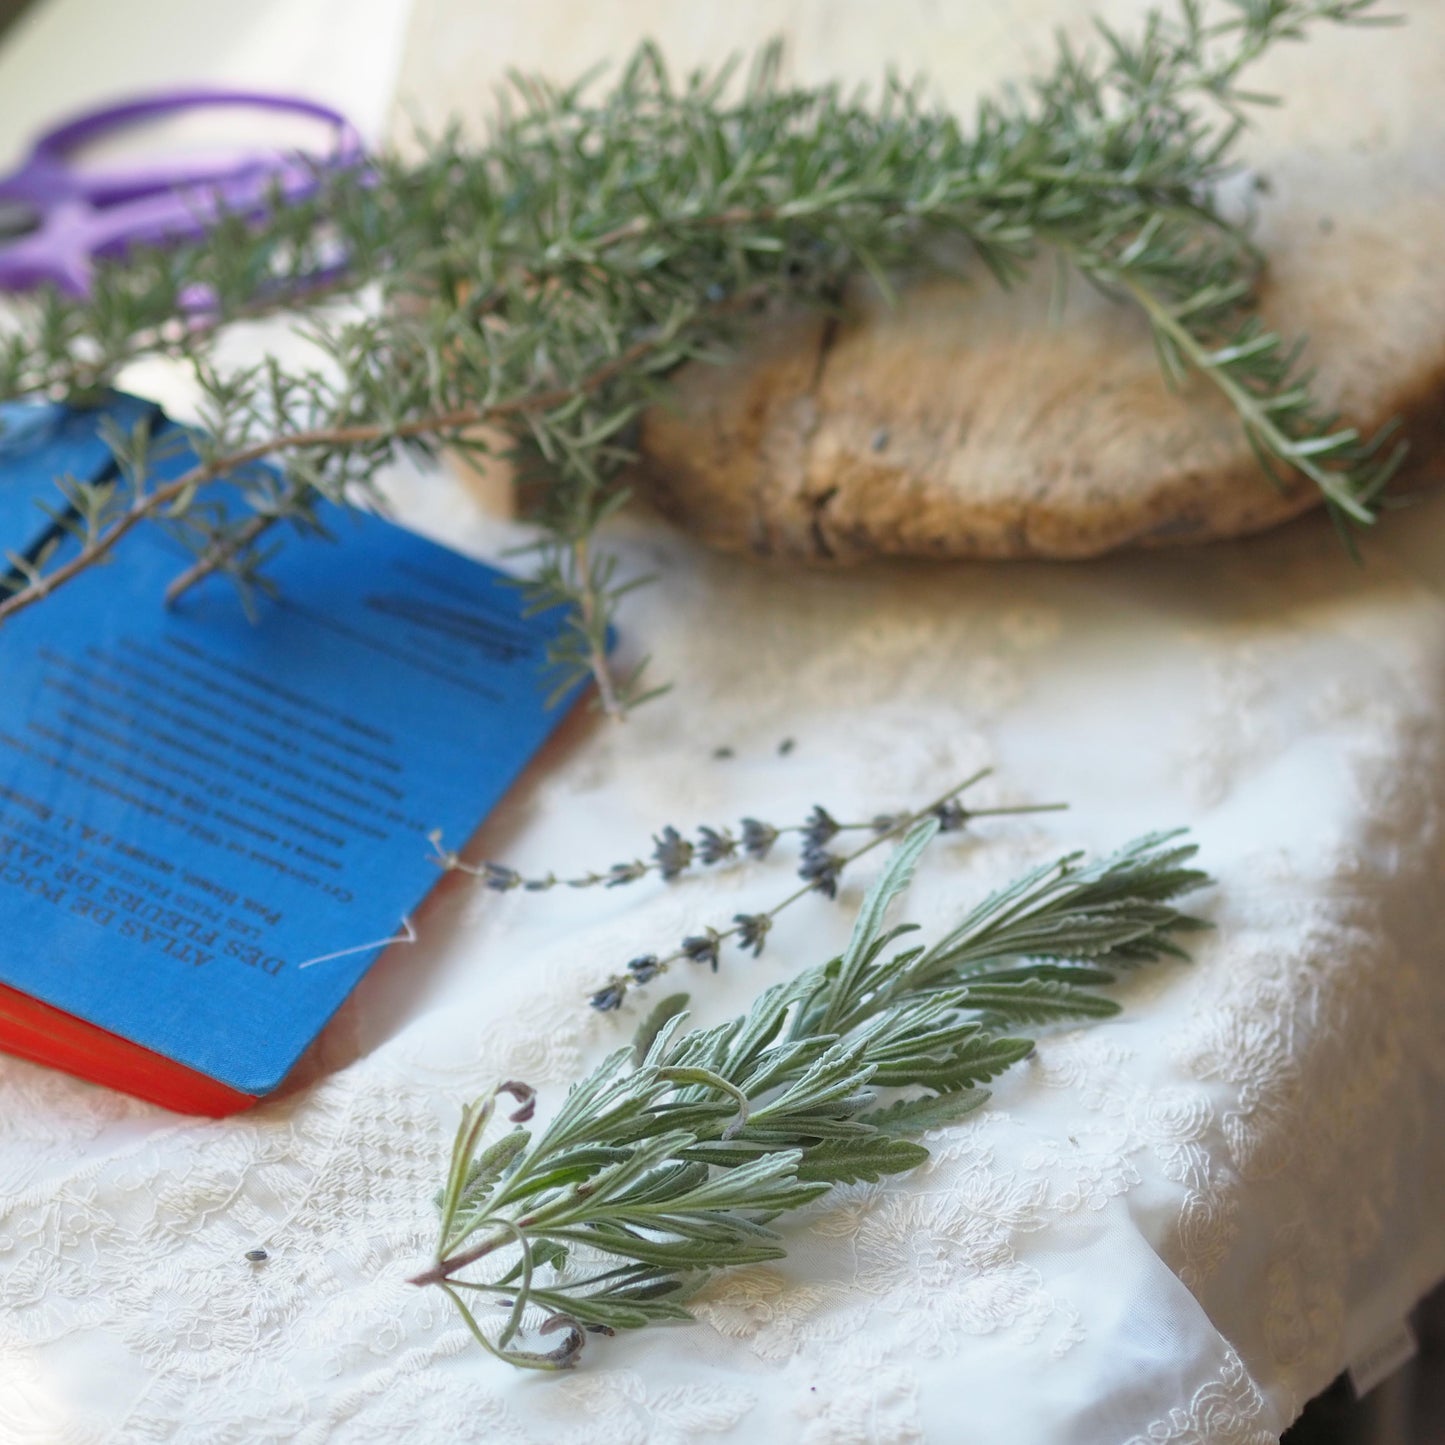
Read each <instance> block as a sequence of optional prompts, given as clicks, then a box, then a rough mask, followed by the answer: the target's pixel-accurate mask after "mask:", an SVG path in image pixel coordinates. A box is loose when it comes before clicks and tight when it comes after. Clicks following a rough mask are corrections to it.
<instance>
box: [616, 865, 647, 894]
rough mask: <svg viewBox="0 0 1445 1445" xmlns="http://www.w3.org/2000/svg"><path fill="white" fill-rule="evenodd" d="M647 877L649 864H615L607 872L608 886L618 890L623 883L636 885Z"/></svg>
mask: <svg viewBox="0 0 1445 1445" xmlns="http://www.w3.org/2000/svg"><path fill="white" fill-rule="evenodd" d="M646 877H647V864H646V863H643V862H641V861H638V862H634V863H614V864H613V865H612V866H611V867H610V868H609V869H608V870H607V886H608V887H609V888H616V887H617V886H618V885H619V884H622V883H636V882H637V880H638V879H639V878H646Z"/></svg>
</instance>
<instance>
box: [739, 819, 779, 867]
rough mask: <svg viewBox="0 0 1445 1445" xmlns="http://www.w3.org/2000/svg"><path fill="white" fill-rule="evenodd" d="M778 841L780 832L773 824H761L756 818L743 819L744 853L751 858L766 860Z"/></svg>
mask: <svg viewBox="0 0 1445 1445" xmlns="http://www.w3.org/2000/svg"><path fill="white" fill-rule="evenodd" d="M777 841H778V830H777V829H776V828H775V827H773V825H772V824H771V823H760V822H758V820H757V819H756V818H744V819H743V851H744V852H745V853H746V854H747V855H748V857H749V858H757V859H763V858H766V857H767V856H768V854H769V852H771V851H772V847H773V844H774V843H776V842H777Z"/></svg>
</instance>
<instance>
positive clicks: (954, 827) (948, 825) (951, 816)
mask: <svg viewBox="0 0 1445 1445" xmlns="http://www.w3.org/2000/svg"><path fill="white" fill-rule="evenodd" d="M933 816H934V817H935V818H937V819H938V831H939V832H940V833H957V832H960V831H961V830H962V829H963V826H964V824H965V823H967V822H968V809H967V808H965V807H964V806H963V804H962V803H960V802H959V801H958V799H957V798H950V799H949V800H948V802H946V803H940V804H939V805H938V807H936V808H935V809H934V810H933Z"/></svg>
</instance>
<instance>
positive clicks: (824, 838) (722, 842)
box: [428, 768, 1063, 897]
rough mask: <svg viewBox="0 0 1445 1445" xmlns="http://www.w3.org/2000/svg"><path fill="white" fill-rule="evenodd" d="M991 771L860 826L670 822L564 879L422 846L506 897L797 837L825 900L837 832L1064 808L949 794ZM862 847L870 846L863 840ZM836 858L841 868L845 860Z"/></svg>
mask: <svg viewBox="0 0 1445 1445" xmlns="http://www.w3.org/2000/svg"><path fill="white" fill-rule="evenodd" d="M991 771H992V770H991V769H988V768H985V769H984V770H983V771H981V772H978V773H975V774H974V775H973V777H971V778H969V779H968V780H967V781H966V782H963V783H960V784H959V785H958V787H957V788H955V789H954V790H953V793H950V794H949V795H948V796H947V797H946V798H945V799H943V800H941V801H940V802H938V803H937V804H933V805H930V806H929V807H928V808H925V809H923V810H922V811H921V812H918V813H879V814H878V815H876V816H875V817H873V818H870V819H868V820H867V821H866V822H857V823H840V822H838V820H837V819H835V818H834V817H833V816H832V815H831V814H830V813H829V812H828V810H827V809H826V808H824V807H822V806H821V805H817V806H815V807H814V808H813V811H812V812H811V813H809V815H808V816H807V818H806V819H805V820H804V821H803V822H801V823H793V824H786V825H781V826H779V825H776V824H773V823H764V822H761V821H760V820H759V819H757V818H744V819H743V820H742V821H741V823H740V824H739V825H738V829H737V831H736V832H734V831H733V830H732V829H731V828H725V827H724V828H713V827H710V826H708V825H706V824H704V825H702V826H700V827H699V828H698V829H697V832H696V838H695V839H691V838H688V837H686V836H684V834H683V833H682V832H680V831H679V830H678V829H677V828H675V827H673V826H672V824H670V823H669V824H668V825H667V826H666V827H664V828H663V829H661V831H660V832H658V833H656V834H655V835H654V836H653V839H652V851H651V853H650V854H649V856H647V857H645V858H633V859H631V860H630V861H628V862H623V863H614V864H612V865H611V867H609V868H605V869H603V870H601V871H600V872H597V871H589V872H587V873H580V874H576V875H574V876H573V877H570V878H566V877H562V876H560V875H559V874H557V873H546V874H543V875H541V876H538V877H531V878H529V877H527V876H526V875H525V874H523V873H522V872H520V871H519V870H518V869H516V868H512V867H509V866H508V865H507V864H505V863H497V862H493V861H491V860H484V861H482V862H480V863H469V862H468V861H467V860H466V859H465V858H463V857H462V855H461V854H460V853H457V852H455V851H453V850H452V849H449V848H447V847H445V846H444V842H443V836H442V833H441V831H440V830H437V831H434V832H432V833H431V834H429V835H428V841H429V842H430V843H431V845H432V849H433V861H434V862H435V863H436V864H437V866H438V867H439V868H441V870H442V871H443V872H444V873H466V874H468V875H469V876H471V877H473V878H479V879H481V880H482V881H483V882H484V883H485V884H486V886H487V887H488V888H490V889H492V890H493V891H494V892H497V893H510V892H513V891H514V890H517V889H522V890H524V891H526V892H528V893H545V892H548V891H549V890H551V889H553V888H619V887H622V886H623V885H625V884H628V883H637V882H639V881H640V880H641V879H643V878H647V877H650V876H651V875H652V874H654V873H655V874H657V875H658V877H660V878H661V879H662V880H663V882H665V883H671V882H674V881H675V880H676V879H678V878H681V877H683V876H684V875H685V874H687V873H689V872H691V871H692V870H693V868H694V867H695V866H696V865H698V864H701V865H702V866H703V867H705V868H712V867H716V866H717V865H718V864H719V863H734V862H738V861H740V860H741V859H744V858H751V859H753V860H755V861H759V862H760V861H762V860H763V859H765V858H766V857H768V855H769V854H770V853H771V852H772V851H773V846H774V844H775V843H776V842H777V841H778V839H779V838H781V837H784V836H786V835H790V834H796V835H798V836H799V837H800V838H801V839H802V842H803V852H802V861H801V863H800V865H799V868H798V875H799V877H801V878H804V879H808V880H812V879H814V878H816V879H817V880H818V881H817V882H816V883H815V885H814V886H815V887H816V888H817V889H818V891H819V892H820V893H827V894H828V896H829V897H832V896H833V892H831V891H830V879H831V881H832V883H833V884H836V876H837V872H838V868H837V867H835V866H834V858H833V855H831V854H829V853H828V851H827V847H826V845H827V844H828V843H829V842H830V841H831V840H832V839H834V838H836V837H837V836H838V835H839V834H842V833H870V834H872V835H873V843H877V842H878V841H881V840H882V839H884V838H891V837H893V836H894V835H895V834H896V833H898V831H899V830H900V829H902V828H905V827H906V826H907V825H908V824H909V823H910V822H913V821H915V820H916V819H918V818H921V817H926V816H927V815H928V814H929V813H930V812H932V813H934V814H936V816H937V817H938V820H939V826H940V831H942V832H945V833H947V832H949V831H957V830H958V829H961V828H963V827H964V826H965V825H966V824H967V823H968V822H969V821H970V820H971V819H973V818H987V817H993V816H995V815H997V814H1002V813H1016V812H1047V811H1052V810H1054V809H1057V808H1059V807H1062V806H1063V805H1062V804H1057V803H1054V804H1049V805H1048V806H1047V807H1046V808H1032V807H1030V808H983V809H969V808H965V807H964V806H963V804H962V803H961V802H959V801H958V800H957V798H956V796H955V795H956V794H957V793H960V792H962V791H963V790H964V789H965V788H970V787H972V786H973V785H974V784H975V783H978V782H981V781H982V780H983V779H984V778H986V777H987V776H988V775H989V773H990V772H991ZM869 846H870V847H871V846H873V844H872V843H870V845H869ZM864 851H866V850H864ZM838 861H839V862H840V863H842V862H847V861H850V859H848V858H844V859H842V860H838Z"/></svg>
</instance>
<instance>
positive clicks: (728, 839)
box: [697, 827, 738, 864]
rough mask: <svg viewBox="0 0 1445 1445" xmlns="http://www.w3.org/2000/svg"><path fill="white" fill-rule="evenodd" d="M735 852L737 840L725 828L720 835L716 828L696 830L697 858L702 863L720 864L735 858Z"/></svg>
mask: <svg viewBox="0 0 1445 1445" xmlns="http://www.w3.org/2000/svg"><path fill="white" fill-rule="evenodd" d="M737 851H738V840H737V839H736V838H734V837H733V835H732V834H731V833H729V832H728V831H727V829H726V828H724V829H723V830H722V832H721V833H719V832H718V830H717V829H716V828H707V827H702V828H699V829H698V830H697V856H698V857H699V858H700V859H702V861H703V862H704V863H706V864H713V863H721V862H722V861H723V860H724V859H727V858H735V857H736V856H737Z"/></svg>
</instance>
